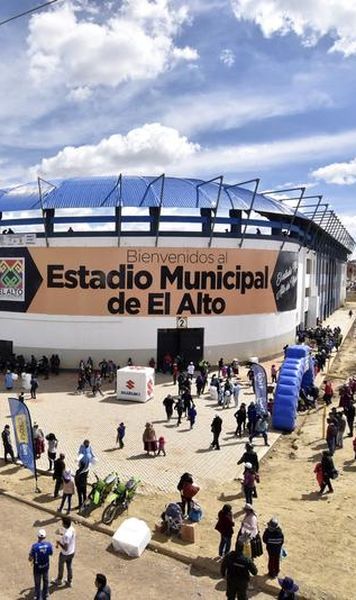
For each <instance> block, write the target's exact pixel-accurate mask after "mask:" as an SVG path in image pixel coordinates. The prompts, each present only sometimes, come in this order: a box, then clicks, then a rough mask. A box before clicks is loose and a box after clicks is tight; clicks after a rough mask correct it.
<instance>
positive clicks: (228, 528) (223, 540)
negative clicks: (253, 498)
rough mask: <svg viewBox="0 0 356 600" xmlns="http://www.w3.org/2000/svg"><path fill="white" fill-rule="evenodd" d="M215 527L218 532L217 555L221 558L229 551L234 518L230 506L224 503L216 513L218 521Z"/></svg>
mask: <svg viewBox="0 0 356 600" xmlns="http://www.w3.org/2000/svg"><path fill="white" fill-rule="evenodd" d="M215 529H216V530H217V531H218V532H219V533H220V536H221V537H220V544H219V556H220V557H221V558H222V557H223V556H225V554H228V553H229V552H230V547H231V538H232V534H233V533H234V520H233V518H232V507H231V505H230V504H224V506H223V507H222V509H221V510H220V511H219V513H218V522H217V523H216V525H215Z"/></svg>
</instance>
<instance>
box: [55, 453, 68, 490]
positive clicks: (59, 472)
mask: <svg viewBox="0 0 356 600" xmlns="http://www.w3.org/2000/svg"><path fill="white" fill-rule="evenodd" d="M64 459H65V455H64V454H60V455H59V458H56V460H55V461H54V463H53V479H54V481H55V482H56V483H55V486H54V493H53V497H54V498H58V494H59V490H60V488H61V486H62V483H63V473H64V471H65V468H66V465H65V462H64Z"/></svg>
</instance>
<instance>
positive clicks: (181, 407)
mask: <svg viewBox="0 0 356 600" xmlns="http://www.w3.org/2000/svg"><path fill="white" fill-rule="evenodd" d="M174 409H175V410H176V411H177V415H178V420H177V427H178V426H179V425H180V424H181V422H182V416H183V411H184V402H183V400H182V398H181V397H179V398H178V400H177V402H176V403H175V405H174Z"/></svg>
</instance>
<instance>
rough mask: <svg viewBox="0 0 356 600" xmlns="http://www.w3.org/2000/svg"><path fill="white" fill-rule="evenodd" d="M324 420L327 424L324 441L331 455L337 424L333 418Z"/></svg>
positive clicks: (333, 448) (334, 445) (334, 446)
mask: <svg viewBox="0 0 356 600" xmlns="http://www.w3.org/2000/svg"><path fill="white" fill-rule="evenodd" d="M326 422H327V424H328V426H327V428H326V443H327V445H328V448H329V452H330V454H331V456H332V455H333V454H334V452H335V449H336V436H337V425H336V423H335V420H334V419H327V420H326Z"/></svg>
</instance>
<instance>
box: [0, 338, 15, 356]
mask: <svg viewBox="0 0 356 600" xmlns="http://www.w3.org/2000/svg"><path fill="white" fill-rule="evenodd" d="M12 346H13V345H12V342H11V341H9V340H0V357H1V358H4V359H8V358H10V357H11V355H12V352H13V347H12Z"/></svg>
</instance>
